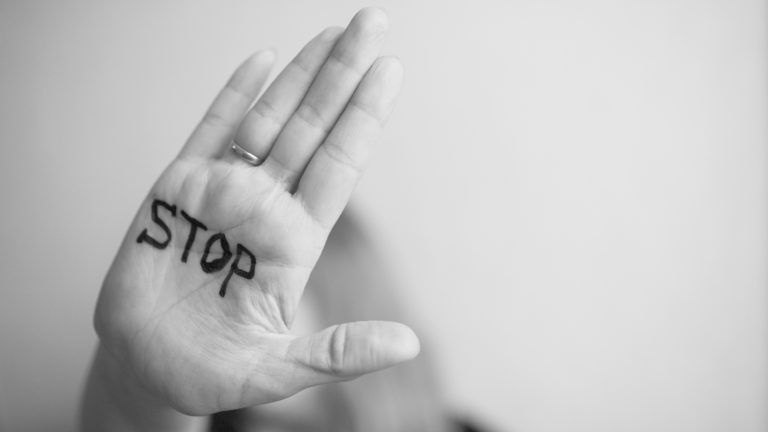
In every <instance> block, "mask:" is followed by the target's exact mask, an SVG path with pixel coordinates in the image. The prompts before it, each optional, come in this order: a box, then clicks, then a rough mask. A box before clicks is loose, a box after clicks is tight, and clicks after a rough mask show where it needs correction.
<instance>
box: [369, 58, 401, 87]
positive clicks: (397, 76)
mask: <svg viewBox="0 0 768 432" xmlns="http://www.w3.org/2000/svg"><path fill="white" fill-rule="evenodd" d="M404 71H405V69H404V67H403V62H402V61H401V60H400V58H399V57H397V56H394V55H387V56H382V57H379V58H378V59H377V60H376V63H374V73H375V74H379V75H381V76H382V78H383V79H385V80H387V81H388V82H390V83H393V84H398V85H399V84H400V83H401V82H402V81H403V75H404Z"/></svg>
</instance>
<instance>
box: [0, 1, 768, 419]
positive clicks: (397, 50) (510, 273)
mask: <svg viewBox="0 0 768 432" xmlns="http://www.w3.org/2000/svg"><path fill="white" fill-rule="evenodd" d="M363 5H364V3H361V2H354V1H339V2H333V3H331V2H311V1H303V2H293V1H291V2H278V1H260V2H257V1H235V0H230V1H219V2H199V1H198V2H187V1H166V2H133V1H123V2H98V1H71V2H59V1H50V2H37V1H14V2H8V1H4V2H2V3H0V142H1V143H2V144H1V145H0V197H1V199H2V200H1V201H0V202H1V204H0V205H1V206H2V212H1V213H0V222H2V223H0V286H2V299H1V300H0V427H2V430H4V431H14V432H23V431H49V430H62V431H71V430H74V421H75V414H76V406H77V403H78V399H79V392H80V388H81V385H82V382H83V379H84V374H85V372H86V369H87V367H88V363H89V361H90V356H91V351H92V347H93V346H94V344H95V342H96V339H95V335H94V333H93V331H92V329H91V324H90V321H91V314H92V310H93V306H94V303H95V299H96V295H97V292H98V289H99V285H100V282H101V279H102V277H103V275H104V274H105V272H106V270H107V268H108V266H109V264H110V262H111V260H112V258H113V255H114V253H115V251H116V248H117V246H118V244H119V242H120V240H121V238H122V236H123V234H124V232H125V229H126V228H127V226H128V223H129V221H130V220H131V218H132V217H133V214H134V212H135V211H136V208H137V206H138V204H139V202H140V200H141V199H142V198H143V197H144V195H145V194H146V192H147V190H148V188H149V187H150V186H151V184H152V183H153V181H154V179H155V178H156V176H157V175H158V174H159V173H160V171H161V170H162V169H163V167H164V166H165V165H166V164H167V163H168V161H169V160H170V159H171V158H172V157H173V156H174V155H175V153H176V152H177V150H178V149H179V148H180V146H181V145H182V143H183V142H184V140H185V139H186V137H187V135H188V134H189V132H190V131H191V130H192V127H193V126H194V124H195V123H196V122H197V121H198V119H199V118H200V116H201V115H202V113H203V111H204V110H205V108H206V107H207V106H208V103H209V102H210V100H211V99H212V98H213V96H214V95H215V93H216V92H217V91H218V89H219V88H220V86H221V85H222V84H223V83H224V81H225V79H226V78H227V77H228V75H229V73H230V72H231V70H233V68H234V67H235V66H236V65H237V64H238V63H239V62H240V60H241V59H243V58H244V57H245V56H247V55H248V54H249V53H250V52H251V51H253V50H256V49H260V48H265V47H270V46H274V47H276V48H277V49H278V50H279V52H280V55H281V59H280V62H279V66H280V67H282V65H284V64H285V63H286V62H287V61H288V60H290V58H291V57H292V56H293V54H294V53H295V52H296V51H297V50H298V49H299V48H300V46H301V45H302V44H303V43H304V41H306V40H307V39H308V38H309V37H311V36H312V35H314V34H315V33H317V32H318V31H320V30H321V29H322V28H323V27H325V26H327V25H331V24H345V23H346V22H347V21H348V19H349V18H350V17H351V16H352V14H353V13H354V12H355V11H356V10H357V9H358V8H359V7H360V6H363ZM378 5H380V6H383V7H384V8H385V9H386V10H387V11H388V12H389V15H390V18H391V27H392V30H391V36H390V40H389V42H388V45H387V51H388V52H390V53H394V54H398V55H399V56H400V57H401V58H402V60H403V62H404V63H405V66H406V83H405V87H404V91H403V95H402V98H401V100H400V102H399V105H398V108H397V110H396V112H395V114H394V116H393V118H392V120H391V122H390V125H389V128H388V130H387V132H386V135H385V137H384V140H383V141H382V144H381V146H380V148H379V149H378V151H377V155H376V159H375V161H374V162H373V164H372V166H371V168H370V170H369V172H368V173H367V174H366V177H365V179H364V181H363V182H362V184H361V186H360V188H359V189H358V193H357V194H356V198H355V201H356V202H357V205H358V207H359V208H360V209H361V211H362V212H363V213H364V214H365V215H367V216H368V219H369V225H370V226H371V227H372V228H373V232H374V235H375V237H376V238H378V239H379V240H380V242H381V244H382V247H383V248H384V249H385V250H386V251H387V252H388V253H389V256H390V258H391V261H392V263H393V264H394V266H395V268H396V269H398V271H399V274H400V277H401V279H402V280H403V283H404V285H403V288H402V291H403V293H404V295H405V296H406V298H407V300H408V302H409V305H410V310H411V312H412V313H415V314H418V316H417V318H418V320H419V322H420V323H421V324H422V325H423V326H424V327H426V329H427V330H426V334H424V335H423V336H424V338H425V339H426V340H427V343H428V344H429V346H430V347H431V348H433V349H434V351H435V356H434V357H435V358H436V359H437V360H438V364H437V367H438V371H439V374H440V377H441V379H442V382H443V388H444V390H445V394H446V397H447V398H448V400H449V401H450V403H451V405H452V406H453V407H454V409H456V410H458V411H460V412H465V413H468V414H470V415H472V416H476V417H477V418H479V419H482V420H484V421H485V422H487V423H488V424H490V425H492V426H496V427H497V428H498V429H499V430H501V431H520V432H534V431H566V430H567V431H590V432H594V431H606V432H609V431H611V432H612V431H619V430H620V431H691V432H693V431H696V432H701V431H713V432H714V431H726V430H727V431H744V432H747V431H765V430H766V429H767V428H768V375H767V374H766V367H767V366H768V298H767V297H768V296H767V295H766V294H767V293H766V288H767V287H768V284H767V282H768V280H767V279H768V274H767V272H766V269H767V267H766V264H767V263H768V235H767V234H768V233H767V232H766V221H767V220H768V219H767V216H768V214H766V213H768V201H767V198H768V194H767V193H766V192H768V191H767V190H766V186H767V185H768V181H767V177H766V174H767V173H768V170H767V168H768V166H766V165H767V164H768V157H767V156H768V154H766V153H768V151H767V149H766V139H767V138H768V130H767V125H768V122H767V121H766V119H768V117H767V115H768V109H767V108H768V104H767V102H768V91H767V90H768V89H767V87H766V83H767V82H768V81H767V80H766V77H767V76H768V75H766V73H767V72H768V70H767V69H768V68H767V67H766V60H768V56H767V55H766V52H767V51H766V49H767V48H768V46H767V45H768V44H767V43H766V42H767V41H768V37H766V20H767V18H768V13H767V12H768V11H767V10H766V9H767V8H766V4H765V2H763V1H756V0H719V1H717V0H706V1H705V0H689V1H686V0H666V1H665V0H652V1H599V0H585V1H568V0H549V1H546V0H545V1H533V0H524V1H516V2H506V1H505V2H501V1H499V2H491V1H475V2H441V1H436V0H431V1H424V2H413V1H405V0H402V1H395V0H392V1H382V2H380V3H379V4H378Z"/></svg>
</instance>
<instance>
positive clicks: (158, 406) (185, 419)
mask: <svg viewBox="0 0 768 432" xmlns="http://www.w3.org/2000/svg"><path fill="white" fill-rule="evenodd" d="M80 416H81V422H82V427H81V429H82V431H83V432H91V431H94V432H95V431H106V430H108V431H112V432H138V431H141V432H153V431H163V432H175V431H179V432H182V431H183V432H202V431H205V430H206V429H207V427H208V418H207V417H192V416H188V415H184V414H181V413H180V412H178V411H176V410H174V409H173V408H171V407H169V406H167V405H166V404H165V403H163V402H162V401H160V400H158V399H157V398H155V397H154V396H152V395H151V394H149V393H148V392H147V391H146V390H145V389H144V388H143V387H141V386H140V385H139V384H138V382H137V381H136V379H135V378H134V377H133V374H131V373H130V371H126V370H125V369H124V368H122V367H120V365H119V364H118V363H117V362H116V361H115V359H114V358H113V357H112V356H111V354H109V353H108V352H107V351H106V350H104V348H102V347H101V345H100V346H99V347H98V349H97V350H96V355H95V357H94V360H93V364H92V365H91V371H90V374H89V377H88V383H87V385H86V389H85V394H84V395H83V401H82V406H81V414H80Z"/></svg>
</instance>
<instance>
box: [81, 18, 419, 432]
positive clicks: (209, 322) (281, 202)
mask: <svg viewBox="0 0 768 432" xmlns="http://www.w3.org/2000/svg"><path fill="white" fill-rule="evenodd" d="M386 31H387V18H386V16H385V15H384V13H383V12H381V11H380V10H377V9H363V10H361V11H360V12H358V13H357V15H355V17H354V18H353V19H352V21H351V22H350V23H349V25H348V26H347V27H346V29H340V28H329V29H326V30H325V31H323V32H322V33H321V34H320V35H318V36H317V37H316V38H314V39H313V40H311V41H310V42H309V43H308V44H307V45H306V46H305V47H304V49H303V50H302V51H301V52H300V53H299V54H298V55H297V56H296V58H294V59H293V61H292V62H291V63H290V64H289V65H288V66H286V68H285V69H284V70H283V71H282V72H281V73H280V75H279V76H278V77H277V78H276V79H275V81H274V82H273V83H272V84H271V85H270V86H269V88H268V89H267V90H266V91H265V92H264V94H263V95H262V96H261V98H260V99H259V100H258V101H257V102H256V103H255V105H253V107H252V108H250V107H251V105H252V104H253V101H254V99H255V98H256V96H257V95H258V94H259V92H260V91H261V89H262V87H263V85H264V83H265V81H266V79H267V76H268V74H269V71H270V68H271V66H272V64H273V62H274V57H275V55H274V53H272V52H271V51H263V52H257V53H256V54H254V55H253V56H251V57H250V58H248V59H247V60H246V61H245V62H244V63H243V64H242V65H241V66H240V67H239V68H238V69H237V70H236V71H235V72H234V74H233V75H232V77H231V78H230V80H229V82H228V83H227V85H226V86H225V87H224V89H223V90H222V91H221V93H220V94H219V95H218V96H217V98H216V99H215V100H214V102H213V104H212V105H211V107H210V109H209V110H208V112H207V113H206V115H205V116H204V118H203V120H202V121H201V122H200V124H199V125H198V126H197V128H196V129H195V130H194V132H193V133H192V135H191V137H190V138H189V140H188V141H187V143H186V144H185V145H184V147H183V149H182V150H181V152H180V153H179V155H178V156H177V158H176V159H175V160H173V161H172V162H171V163H170V165H169V166H168V167H167V169H166V170H165V171H164V172H163V174H162V175H161V176H160V178H159V179H158V180H157V182H156V183H155V185H154V186H153V187H152V189H151V190H150V192H149V194H148V196H147V198H146V199H145V200H144V202H143V203H142V204H141V206H140V208H139V211H138V213H137V215H136V218H135V219H134V221H133V223H132V224H131V226H130V228H129V229H128V233H127V234H126V237H125V239H124V241H123V243H122V246H121V247H120V250H119V252H118V254H117V257H116V258H115V260H114V262H113V264H112V267H111V268H110V270H109V272H108V274H107V276H106V279H105V281H104V285H103V286H102V289H101V293H100V295H99V301H98V304H97V308H96V313H95V318H94V323H95V327H96V331H97V333H98V335H99V338H100V346H99V349H98V352H97V354H96V357H95V360H94V365H93V368H92V372H91V377H90V379H89V384H88V387H87V389H86V395H85V398H84V404H83V424H84V429H85V430H144V431H150V430H165V431H172V430H195V428H197V429H199V428H200V427H202V426H201V425H202V423H201V421H200V420H199V419H195V418H194V417H189V416H203V415H209V414H211V413H214V412H217V411H223V410H231V409H236V408H242V407H246V406H252V405H257V404H263V403H267V402H271V401H276V400H280V399H283V398H286V397H288V396H290V395H292V394H295V393H296V392H298V391H301V390H303V389H305V388H308V387H311V386H315V385H319V384H324V383H330V382H336V381H343V380H349V379H352V378H355V377H358V376H360V375H363V374H366V373H370V372H373V371H376V370H380V369H382V368H386V367H389V366H392V365H394V364H396V363H399V362H402V361H405V360H409V359H411V358H413V357H415V356H416V355H417V354H418V351H419V342H418V339H417V338H416V336H415V335H414V334H413V332H412V331H411V330H410V329H409V328H408V327H406V326H404V325H402V324H398V323H393V322H378V321H366V322H354V323H345V324H341V325H337V326H333V327H330V328H328V329H325V330H323V331H321V332H319V333H316V334H312V335H309V336H302V337H297V336H295V335H293V334H291V331H290V326H291V322H292V320H293V317H294V314H295V311H296V309H297V306H298V303H299V300H300V299H301V297H302V293H303V291H304V288H305V285H306V283H307V280H308V278H309V275H310V272H311V271H312V269H313V267H314V266H315V264H316V262H317V259H318V257H319V255H320V252H321V251H322V249H323V247H324V245H325V242H326V239H327V237H328V234H329V231H330V229H331V228H332V227H333V225H334V224H335V222H336V220H337V219H338V217H339V215H340V214H341V212H342V210H343V209H344V206H345V205H346V203H347V201H348V200H349V197H350V195H351V193H352V191H353V189H354V187H355V185H356V183H357V181H358V179H359V177H360V175H361V173H362V172H363V170H364V167H365V165H366V162H367V160H368V157H369V153H370V150H371V147H372V145H373V144H374V142H375V140H376V138H377V136H378V135H379V132H380V130H381V128H382V125H383V123H384V122H385V120H386V118H387V116H388V114H389V112H390V111H391V109H392V107H393V103H394V101H395V98H396V96H397V93H398V92H399V88H400V84H401V81H402V66H401V64H400V62H399V60H397V59H396V58H394V57H386V56H385V57H381V56H379V50H380V47H381V44H382V41H383V38H384V35H385V33H386ZM249 108H250V109H249ZM232 140H234V141H235V142H236V143H237V144H238V145H240V146H241V147H243V148H245V149H246V150H248V151H249V152H251V153H253V154H255V155H257V156H258V157H259V158H261V159H262V160H263V163H262V164H261V165H259V166H253V165H250V164H248V163H247V162H245V161H243V160H242V159H240V158H239V157H237V156H236V155H235V154H234V153H233V152H232V151H230V149H229V145H230V143H231V142H232ZM154 199H161V200H163V201H165V202H167V203H169V204H172V205H175V206H177V209H178V211H177V212H176V216H175V217H173V216H172V215H171V214H170V213H169V212H166V211H165V210H161V211H160V216H161V217H162V219H163V221H165V223H167V225H168V227H169V229H170V232H171V236H172V238H171V241H170V244H169V245H168V247H167V248H165V249H157V248H155V247H152V246H151V245H149V244H147V243H146V242H145V243H137V241H136V240H137V238H138V237H139V235H140V233H141V232H142V231H143V230H145V229H146V230H147V232H148V233H149V234H150V235H151V236H153V237H155V238H158V239H164V238H165V234H164V233H163V231H162V230H161V229H160V228H159V226H158V225H156V224H155V223H154V222H153V221H152V210H151V205H152V201H153V200H154ZM181 210H184V211H185V212H186V213H187V214H189V215H191V216H193V217H194V218H196V219H197V220H199V221H201V222H202V223H204V224H205V225H206V226H207V228H208V229H207V231H198V232H197V236H196V239H195V242H194V244H193V245H192V247H191V249H190V252H189V256H188V260H187V262H182V261H181V259H180V257H181V256H182V252H183V251H184V249H185V244H186V241H187V238H188V234H189V230H190V226H189V223H188V222H187V221H186V220H185V219H184V218H182V217H181V213H180V212H181ZM217 232H221V233H223V234H224V235H225V236H226V238H227V240H228V242H229V244H230V249H231V250H232V252H234V251H235V245H236V244H237V243H240V244H242V245H243V246H245V247H246V248H247V249H248V250H250V251H251V252H252V253H253V254H254V255H255V257H256V266H255V274H254V277H253V278H252V279H245V278H242V277H238V276H236V275H235V276H233V277H232V278H231V280H230V281H229V283H228V285H227V292H226V295H225V296H223V297H222V296H220V295H219V290H220V287H221V285H222V282H223V279H224V277H225V276H226V274H227V270H228V269H229V266H230V265H231V261H230V262H228V263H227V265H226V266H225V268H224V269H223V270H222V271H219V272H213V273H206V272H204V271H203V270H202V269H201V266H200V264H199V263H200V261H201V259H202V255H203V253H204V246H205V241H206V240H208V238H209V237H210V236H211V235H212V234H214V233H217ZM219 256H221V249H219V248H218V246H216V247H214V248H213V249H212V252H211V255H210V256H209V258H208V259H209V260H211V259H215V258H217V257H219ZM244 263H246V264H247V260H246V261H244Z"/></svg>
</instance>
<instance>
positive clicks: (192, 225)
mask: <svg viewBox="0 0 768 432" xmlns="http://www.w3.org/2000/svg"><path fill="white" fill-rule="evenodd" d="M181 215H182V216H184V219H186V220H187V222H189V236H187V243H186V244H185V245H184V252H183V253H182V254H181V262H187V258H189V250H190V249H192V245H193V244H194V243H195V234H197V229H198V228H200V229H201V230H203V231H208V227H207V226H205V224H204V223H202V222H200V221H199V220H197V219H195V218H193V217H192V216H190V215H188V214H187V212H185V211H184V210H182V211H181Z"/></svg>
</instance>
